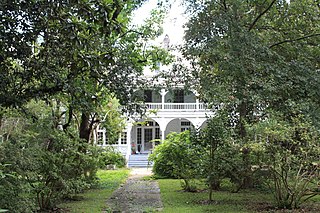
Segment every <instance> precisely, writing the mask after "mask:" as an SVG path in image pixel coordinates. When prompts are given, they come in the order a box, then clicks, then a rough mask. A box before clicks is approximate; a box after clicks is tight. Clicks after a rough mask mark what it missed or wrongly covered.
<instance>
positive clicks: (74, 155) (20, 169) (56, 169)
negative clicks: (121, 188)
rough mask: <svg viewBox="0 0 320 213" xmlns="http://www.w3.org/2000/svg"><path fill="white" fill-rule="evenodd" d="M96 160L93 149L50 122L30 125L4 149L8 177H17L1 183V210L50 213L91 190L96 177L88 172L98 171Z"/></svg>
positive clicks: (0, 154)
mask: <svg viewBox="0 0 320 213" xmlns="http://www.w3.org/2000/svg"><path fill="white" fill-rule="evenodd" d="M39 126H41V128H39ZM80 150H81V151H80ZM82 150H87V152H85V153H84V152H83V151H82ZM90 153H91V154H90ZM96 158H97V155H96V154H95V151H94V149H93V148H92V147H91V146H90V145H88V144H87V143H84V142H82V141H81V140H79V139H77V138H71V137H69V136H68V135H67V134H65V133H64V132H62V131H59V130H55V129H53V128H52V126H51V125H50V122H45V121H37V122H35V123H33V124H28V125H26V126H25V128H24V130H23V131H22V132H16V133H14V134H12V135H11V136H10V137H9V138H8V140H7V141H5V142H3V143H2V144H1V145H0V163H2V164H10V165H9V166H7V167H5V168H4V169H3V170H4V173H8V172H11V173H13V174H14V176H6V177H4V178H3V179H2V180H0V186H1V187H2V188H3V189H5V190H1V191H0V197H1V200H0V206H1V207H2V208H5V209H9V210H10V211H12V212H32V211H35V210H45V209H50V208H52V207H54V206H55V205H56V204H57V202H59V201H60V200H61V199H62V198H64V197H67V196H69V195H70V194H73V193H78V192H80V191H82V190H83V189H85V188H88V187H89V186H90V184H91V183H92V181H93V180H94V174H93V173H91V174H90V175H88V168H93V169H91V170H90V171H91V172H92V170H96V167H97V166H96V165H97V164H96V160H95V159H96Z"/></svg>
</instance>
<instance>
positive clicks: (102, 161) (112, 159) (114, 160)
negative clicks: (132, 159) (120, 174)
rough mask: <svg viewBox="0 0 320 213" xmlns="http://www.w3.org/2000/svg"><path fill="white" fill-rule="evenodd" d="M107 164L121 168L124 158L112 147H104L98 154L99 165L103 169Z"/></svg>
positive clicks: (124, 163) (123, 165)
mask: <svg viewBox="0 0 320 213" xmlns="http://www.w3.org/2000/svg"><path fill="white" fill-rule="evenodd" d="M107 165H116V167H117V168H123V167H125V165H126V159H125V158H124V156H123V155H122V154H121V153H120V152H118V151H116V150H114V148H113V147H111V146H109V147H105V148H103V149H102V151H101V153H100V155H99V167H100V168H101V169H105V168H106V166H107Z"/></svg>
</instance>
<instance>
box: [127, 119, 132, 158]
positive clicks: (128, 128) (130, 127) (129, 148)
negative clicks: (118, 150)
mask: <svg viewBox="0 0 320 213" xmlns="http://www.w3.org/2000/svg"><path fill="white" fill-rule="evenodd" d="M131 130H132V123H131V122H130V123H128V124H127V154H126V159H127V160H128V159H129V155H131Z"/></svg>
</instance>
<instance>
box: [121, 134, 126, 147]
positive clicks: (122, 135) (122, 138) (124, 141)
mask: <svg viewBox="0 0 320 213" xmlns="http://www.w3.org/2000/svg"><path fill="white" fill-rule="evenodd" d="M121 144H127V132H122V133H121Z"/></svg>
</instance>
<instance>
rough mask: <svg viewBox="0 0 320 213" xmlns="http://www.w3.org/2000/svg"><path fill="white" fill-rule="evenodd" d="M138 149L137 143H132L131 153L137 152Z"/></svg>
mask: <svg viewBox="0 0 320 213" xmlns="http://www.w3.org/2000/svg"><path fill="white" fill-rule="evenodd" d="M136 152H137V149H136V145H135V144H134V143H132V144H131V154H136Z"/></svg>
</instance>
